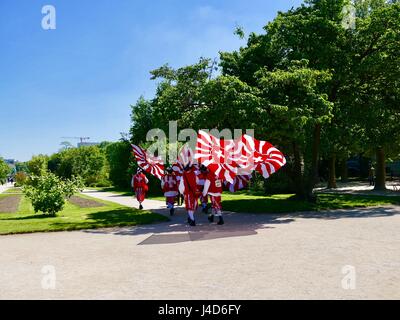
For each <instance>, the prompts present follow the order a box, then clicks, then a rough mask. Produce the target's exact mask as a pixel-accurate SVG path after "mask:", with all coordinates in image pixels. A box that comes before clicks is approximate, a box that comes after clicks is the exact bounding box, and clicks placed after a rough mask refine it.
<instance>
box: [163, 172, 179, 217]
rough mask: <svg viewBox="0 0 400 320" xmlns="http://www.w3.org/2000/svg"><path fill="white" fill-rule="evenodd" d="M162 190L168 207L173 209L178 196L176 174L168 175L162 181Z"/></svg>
mask: <svg viewBox="0 0 400 320" xmlns="http://www.w3.org/2000/svg"><path fill="white" fill-rule="evenodd" d="M161 188H162V189H163V191H164V196H165V198H166V202H167V206H168V208H169V209H172V208H173V207H174V204H175V199H176V196H177V195H178V179H177V177H176V175H174V174H166V175H165V176H164V177H162V179H161Z"/></svg>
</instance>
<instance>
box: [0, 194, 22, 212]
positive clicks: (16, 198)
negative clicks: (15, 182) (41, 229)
mask: <svg viewBox="0 0 400 320" xmlns="http://www.w3.org/2000/svg"><path fill="white" fill-rule="evenodd" d="M21 198H22V196H21V195H7V196H6V197H4V198H0V214H1V213H14V212H17V211H18V206H19V203H20V202H21Z"/></svg>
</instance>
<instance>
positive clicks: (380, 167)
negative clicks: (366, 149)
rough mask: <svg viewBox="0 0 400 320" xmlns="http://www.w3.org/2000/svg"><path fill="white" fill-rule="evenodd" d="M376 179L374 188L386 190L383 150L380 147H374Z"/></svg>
mask: <svg viewBox="0 0 400 320" xmlns="http://www.w3.org/2000/svg"><path fill="white" fill-rule="evenodd" d="M375 172H376V181H375V189H374V190H386V164H385V151H384V150H383V148H382V147H378V148H377V149H376V171H375Z"/></svg>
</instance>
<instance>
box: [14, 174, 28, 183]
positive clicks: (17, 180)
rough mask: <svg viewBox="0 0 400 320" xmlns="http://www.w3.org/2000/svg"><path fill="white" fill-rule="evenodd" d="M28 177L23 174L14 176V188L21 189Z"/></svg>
mask: <svg viewBox="0 0 400 320" xmlns="http://www.w3.org/2000/svg"><path fill="white" fill-rule="evenodd" d="M27 180H28V175H27V174H26V173H25V172H17V173H16V174H15V186H16V187H22V186H24V185H25V184H26V182H27Z"/></svg>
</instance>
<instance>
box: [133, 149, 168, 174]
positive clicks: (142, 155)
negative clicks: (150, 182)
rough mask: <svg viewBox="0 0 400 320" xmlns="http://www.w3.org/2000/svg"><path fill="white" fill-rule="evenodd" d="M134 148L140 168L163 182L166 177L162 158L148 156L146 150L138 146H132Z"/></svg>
mask: <svg viewBox="0 0 400 320" xmlns="http://www.w3.org/2000/svg"><path fill="white" fill-rule="evenodd" d="M132 148H133V155H134V156H135V158H136V161H137V163H138V166H139V167H140V168H142V169H143V170H144V171H146V172H147V173H150V174H152V175H153V176H155V177H157V178H158V179H160V180H161V178H162V177H163V176H164V163H163V161H162V159H161V158H160V157H153V156H150V155H149V154H147V152H146V150H144V149H142V148H141V147H139V146H137V145H134V144H132Z"/></svg>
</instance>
